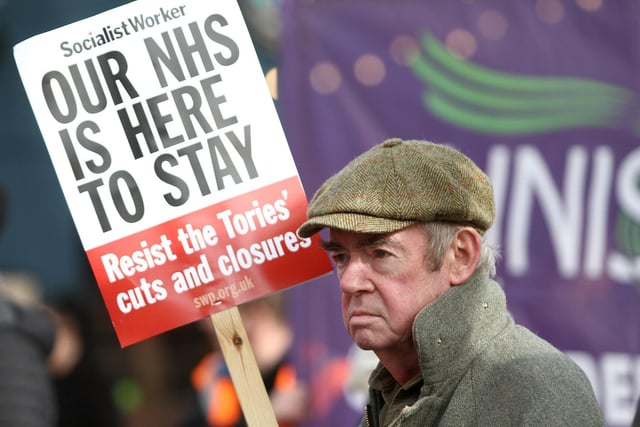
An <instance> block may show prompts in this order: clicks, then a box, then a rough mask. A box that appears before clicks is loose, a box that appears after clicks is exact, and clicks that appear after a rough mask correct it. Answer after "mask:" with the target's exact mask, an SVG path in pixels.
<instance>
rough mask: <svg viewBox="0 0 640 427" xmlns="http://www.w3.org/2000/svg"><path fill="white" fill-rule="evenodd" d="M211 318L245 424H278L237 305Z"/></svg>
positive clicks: (255, 426)
mask: <svg viewBox="0 0 640 427" xmlns="http://www.w3.org/2000/svg"><path fill="white" fill-rule="evenodd" d="M210 317H211V323H213V328H214V329H215V331H216V336H217V338H218V342H219V344H220V348H221V350H222V355H223V356H224V360H225V363H226V364H227V368H228V369H229V373H230V374H231V381H233V386H234V387H235V389H236V394H237V395H238V399H239V400H240V406H241V407H242V412H243V414H244V418H245V420H246V421H247V425H248V426H249V427H277V426H278V422H277V421H276V417H275V414H274V413H273V408H272V407H271V401H270V400H269V395H268V394H267V390H266V388H265V386H264V381H263V380H262V376H261V375H260V370H259V369H258V363H257V362H256V358H255V355H254V354H253V350H252V349H251V344H250V343H249V339H248V337H247V332H246V331H245V329H244V325H243V324H242V318H241V317H240V312H239V311H238V307H232V308H229V309H227V310H224V311H221V312H218V313H214V314H212V315H211V316H210Z"/></svg>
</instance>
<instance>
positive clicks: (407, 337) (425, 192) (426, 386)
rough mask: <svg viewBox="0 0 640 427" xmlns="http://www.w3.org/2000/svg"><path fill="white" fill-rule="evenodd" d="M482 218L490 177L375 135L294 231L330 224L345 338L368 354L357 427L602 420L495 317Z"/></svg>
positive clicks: (542, 352)
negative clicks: (370, 361) (374, 362)
mask: <svg viewBox="0 0 640 427" xmlns="http://www.w3.org/2000/svg"><path fill="white" fill-rule="evenodd" d="M494 212H495V208H494V199H493V188H492V185H491V182H490V180H489V178H488V177H487V176H486V175H485V174H484V173H483V172H482V171H481V170H480V169H479V168H478V167H477V166H476V165H475V164H474V163H473V162H472V161H471V160H470V159H469V158H467V157H466V156H464V155H463V154H462V153H460V152H459V151H456V150H454V149H451V148H448V147H446V146H444V145H438V144H432V143H429V142H426V141H402V140H400V139H390V140H387V141H385V142H383V143H382V144H379V145H377V146H375V147H373V148H372V149H370V150H368V151H367V152H365V153H364V154H362V155H360V156H359V157H358V158H356V159H355V160H353V161H352V162H350V163H349V164H348V165H347V166H346V167H345V168H344V169H342V170H341V171H340V172H339V173H337V174H336V175H334V176H333V177H331V178H330V179H328V180H327V181H326V182H325V183H324V184H323V185H322V187H321V188H320V189H319V190H318V191H317V192H316V194H315V195H314V196H313V198H312V200H311V202H310V204H309V208H308V218H309V219H308V220H307V221H306V222H305V223H304V224H303V225H302V226H301V227H300V228H299V230H298V234H299V235H300V236H301V237H310V236H312V235H313V234H315V233H317V232H319V231H320V230H322V229H324V228H329V236H328V240H327V241H325V242H324V243H323V245H324V246H325V248H326V249H327V250H328V252H329V253H330V255H331V257H332V258H333V261H334V262H335V266H336V272H337V276H338V279H339V282H340V290H341V291H342V314H343V320H344V323H345V326H346V329H347V331H348V333H349V335H350V336H351V337H352V338H353V340H354V341H355V343H356V344H357V345H358V346H360V347H361V348H363V349H366V350H373V351H374V353H375V354H376V355H377V356H378V358H379V359H380V363H379V364H378V366H377V367H376V369H375V370H374V371H373V373H372V375H371V377H370V379H369V403H368V405H367V409H366V413H365V417H364V420H363V424H364V425H367V426H390V425H393V426H420V427H422V426H430V425H451V426H464V425H479V426H521V425H531V426H534V425H535V426H551V425H566V426H569V425H570V426H581V427H582V426H602V425H604V421H603V418H602V415H601V413H600V409H599V407H598V402H597V401H596V398H595V395H594V392H593V389H592V387H591V384H590V383H589V381H588V379H587V377H586V375H585V374H584V373H583V372H582V371H581V370H580V369H579V368H578V366H577V365H576V364H575V363H573V362H572V361H571V360H570V359H569V358H568V357H567V356H566V355H564V354H563V353H561V352H560V351H559V350H557V349H556V348H554V347H553V346H552V345H551V344H549V343H548V342H546V341H544V340H543V339H541V338H539V337H537V336H536V335H534V334H533V333H532V332H530V331H529V330H527V329H526V328H524V327H522V326H518V325H516V324H515V323H514V321H513V319H512V318H511V317H510V315H509V314H508V312H507V309H506V301H505V294H504V292H503V291H502V289H501V288H500V286H499V285H498V283H496V282H495V281H493V280H492V279H491V277H492V276H493V275H494V274H495V258H494V256H495V253H494V251H493V250H492V249H491V248H490V247H489V246H488V245H487V244H486V243H485V242H484V240H483V235H484V233H485V232H486V231H487V229H488V228H489V227H490V226H491V225H492V223H493V219H494Z"/></svg>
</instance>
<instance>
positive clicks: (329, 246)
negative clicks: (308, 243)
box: [320, 240, 344, 252]
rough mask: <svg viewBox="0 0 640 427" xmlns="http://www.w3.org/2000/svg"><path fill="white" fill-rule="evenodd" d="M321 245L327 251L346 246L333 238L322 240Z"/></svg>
mask: <svg viewBox="0 0 640 427" xmlns="http://www.w3.org/2000/svg"><path fill="white" fill-rule="evenodd" d="M320 246H321V247H322V249H324V250H325V251H327V252H334V251H338V250H340V249H344V246H342V245H341V244H339V243H336V242H334V241H332V240H320Z"/></svg>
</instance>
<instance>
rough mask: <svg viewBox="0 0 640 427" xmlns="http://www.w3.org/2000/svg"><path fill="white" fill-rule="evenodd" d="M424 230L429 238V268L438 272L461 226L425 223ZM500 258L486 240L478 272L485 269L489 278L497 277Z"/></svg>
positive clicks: (434, 222) (483, 244)
mask: <svg viewBox="0 0 640 427" xmlns="http://www.w3.org/2000/svg"><path fill="white" fill-rule="evenodd" d="M421 225H422V230H423V231H424V234H425V236H426V237H427V254H426V256H427V260H428V261H427V263H428V264H427V266H428V267H429V268H430V269H431V271H437V270H439V269H440V267H441V266H442V260H443V258H444V254H445V252H446V250H447V248H448V247H449V245H450V244H451V242H452V241H453V237H454V235H455V234H456V231H458V230H459V229H460V228H462V226H461V225H459V224H454V223H450V222H437V221H433V222H424V223H422V224H421ZM498 257H499V253H498V250H497V249H496V248H493V247H492V246H490V245H489V244H488V243H487V242H486V241H485V239H484V237H482V238H481V242H480V259H479V260H478V265H477V267H476V270H479V269H485V270H487V271H488V272H489V276H490V277H493V276H495V275H496V260H497V259H498Z"/></svg>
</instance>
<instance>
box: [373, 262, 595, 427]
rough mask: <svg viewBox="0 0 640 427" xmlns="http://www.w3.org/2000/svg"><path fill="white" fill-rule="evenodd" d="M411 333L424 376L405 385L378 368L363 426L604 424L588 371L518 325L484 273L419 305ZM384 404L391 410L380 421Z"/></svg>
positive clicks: (385, 408) (476, 274)
mask: <svg viewBox="0 0 640 427" xmlns="http://www.w3.org/2000/svg"><path fill="white" fill-rule="evenodd" d="M413 336H414V342H415V346H416V349H417V351H418V354H419V359H420V368H421V371H422V379H423V380H424V381H422V380H420V379H418V380H417V381H416V382H414V383H413V386H407V387H405V389H402V387H400V386H399V385H397V384H395V381H392V380H393V379H392V378H391V376H390V375H389V373H388V372H387V371H386V369H384V368H383V367H382V366H381V365H379V366H378V368H377V369H376V370H375V371H374V373H373V374H372V377H371V378H370V381H369V384H370V403H369V405H368V408H367V412H368V414H365V419H364V420H363V425H365V426H367V425H370V426H382V425H385V426H403V427H406V426H415V427H424V426H435V425H438V426H456V427H460V426H560V425H562V426H580V427H584V426H604V420H603V417H602V414H601V412H600V408H599V406H598V402H597V401H596V398H595V395H594V392H593V389H592V387H591V384H590V382H589V381H588V379H587V377H586V375H585V374H584V372H583V371H582V370H581V369H580V368H579V367H578V366H577V365H576V364H575V363H574V362H573V361H572V360H571V359H569V358H568V357H567V356H566V355H565V354H563V353H562V352H560V351H559V350H557V349H556V348H554V347H553V346H552V345H551V344H549V343H548V342H546V341H544V340H543V339H542V338H540V337H538V336H536V335H535V334H533V333H532V332H531V331H529V330H528V329H526V328H524V327H522V326H519V325H516V324H515V323H514V321H513V319H512V318H511V316H510V315H509V314H508V312H507V308H506V299H505V294H504V292H503V291H502V289H501V288H500V286H499V285H498V284H497V283H496V282H494V281H492V280H490V279H489V278H488V275H487V274H486V272H482V271H479V272H476V273H475V274H474V275H473V276H472V277H471V278H470V279H469V280H468V281H467V282H465V283H464V284H461V285H458V286H455V287H453V288H452V289H450V290H449V291H448V292H447V293H445V294H444V295H442V296H441V297H440V298H438V299H437V300H436V301H434V302H433V303H431V304H430V305H428V306H427V307H425V308H424V309H422V310H421V311H420V313H419V314H418V315H417V316H416V319H415V321H414V325H413ZM392 383H393V384H394V386H392V387H391V390H389V385H390V384H392ZM381 389H385V393H384V395H385V397H386V398H387V400H392V401H391V402H387V403H386V404H385V402H384V399H383V397H382V395H383V393H382V392H381ZM407 393H409V394H410V393H413V396H412V397H411V399H410V400H409V401H408V400H407V397H406V395H407ZM402 396H404V397H402ZM415 399H417V400H416V401H415V403H412V404H411V403H410V402H412V401H413V400H415ZM394 401H395V403H394ZM408 402H409V403H408ZM385 406H386V407H385ZM381 409H382V411H383V413H387V414H390V415H389V416H387V419H386V420H383V421H381V420H379V414H380V411H381Z"/></svg>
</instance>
